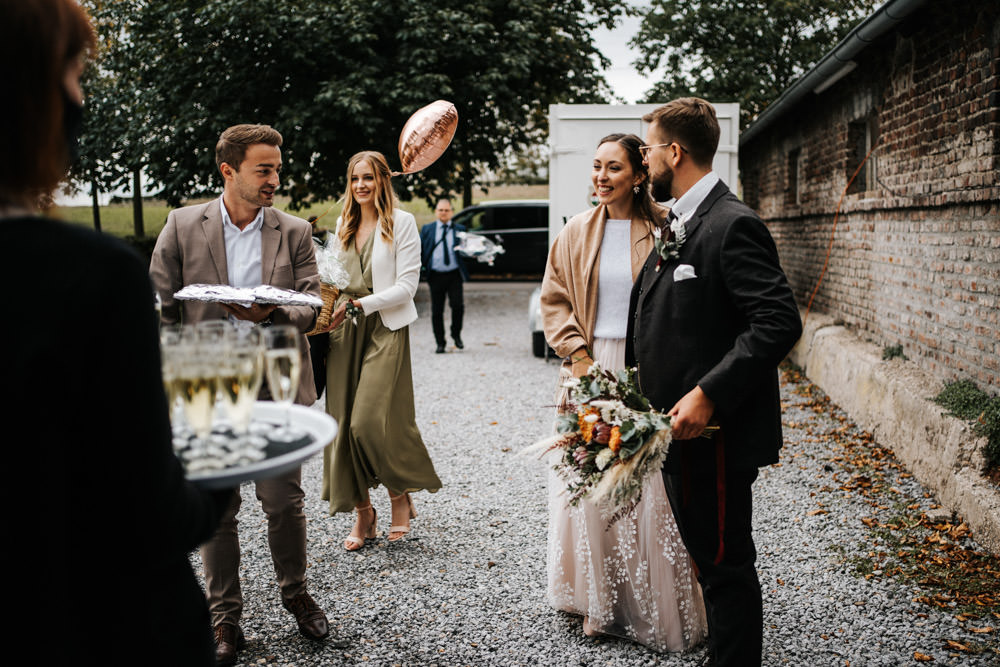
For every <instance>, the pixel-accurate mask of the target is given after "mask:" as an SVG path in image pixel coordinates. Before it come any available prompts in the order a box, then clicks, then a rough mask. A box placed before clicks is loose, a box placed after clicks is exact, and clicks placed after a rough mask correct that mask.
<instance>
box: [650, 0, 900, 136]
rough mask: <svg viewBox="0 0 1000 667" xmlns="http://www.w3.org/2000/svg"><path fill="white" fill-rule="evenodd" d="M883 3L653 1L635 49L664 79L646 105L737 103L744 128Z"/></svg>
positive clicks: (861, 0) (841, 0)
mask: <svg viewBox="0 0 1000 667" xmlns="http://www.w3.org/2000/svg"><path fill="white" fill-rule="evenodd" d="M879 4H881V2H880V1H879V0H713V1H712V2H708V1H706V0H652V2H651V3H650V6H649V8H648V9H646V10H644V11H643V12H642V15H643V20H642V26H641V28H640V31H639V33H638V34H637V35H636V37H635V38H634V39H633V45H634V46H635V47H636V48H637V49H639V52H640V54H641V57H640V59H639V60H638V61H637V63H636V64H637V65H638V66H639V68H640V69H641V70H644V71H648V72H652V71H654V70H657V69H659V68H663V69H664V71H665V73H664V76H663V79H662V80H661V81H660V82H659V83H657V84H656V85H655V86H654V87H653V89H652V90H650V91H649V92H648V93H647V95H646V98H647V100H649V101H651V102H661V101H667V100H670V99H673V98H675V97H683V96H688V95H696V96H698V97H703V98H705V99H708V100H710V101H712V102H739V104H740V120H741V123H740V124H741V127H745V126H746V125H747V123H748V122H749V121H750V120H751V119H753V118H755V117H756V116H757V114H759V113H760V112H761V111H763V110H764V108H765V107H766V106H767V105H768V104H769V103H771V102H772V101H774V100H776V99H777V98H778V96H779V95H781V92H782V91H783V90H784V89H785V88H787V87H788V86H789V85H790V84H792V83H793V82H794V81H795V80H796V79H797V78H799V77H800V76H802V75H803V74H805V72H806V71H808V69H809V68H810V67H811V66H812V65H814V64H816V63H817V62H818V61H819V59H820V58H822V57H823V56H824V55H825V54H826V53H827V52H828V51H830V50H831V49H832V48H833V47H834V46H836V45H837V43H838V42H839V41H840V40H841V39H843V38H844V37H845V36H846V35H847V33H848V32H850V31H851V29H852V28H853V27H854V26H855V25H856V24H857V23H858V22H859V21H860V20H861V19H863V18H864V17H865V16H867V15H868V14H869V13H871V12H872V11H873V10H874V9H875V7H877V6H878V5H879Z"/></svg>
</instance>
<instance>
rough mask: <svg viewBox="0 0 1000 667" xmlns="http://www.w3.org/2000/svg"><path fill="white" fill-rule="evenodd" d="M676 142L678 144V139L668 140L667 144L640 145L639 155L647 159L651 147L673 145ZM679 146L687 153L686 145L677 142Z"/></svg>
mask: <svg viewBox="0 0 1000 667" xmlns="http://www.w3.org/2000/svg"><path fill="white" fill-rule="evenodd" d="M674 144H677V142H676V141H668V142H667V143H665V144H650V145H648V146H639V156H640V157H641V158H642V159H643V160H645V159H646V156H647V155H649V151H650V149H652V148H658V147H659V146H672V145H674ZM677 147H678V148H680V149H681V150H682V151H684V152H685V153H687V152H688V149H686V148H684V147H683V146H681V145H680V144H677Z"/></svg>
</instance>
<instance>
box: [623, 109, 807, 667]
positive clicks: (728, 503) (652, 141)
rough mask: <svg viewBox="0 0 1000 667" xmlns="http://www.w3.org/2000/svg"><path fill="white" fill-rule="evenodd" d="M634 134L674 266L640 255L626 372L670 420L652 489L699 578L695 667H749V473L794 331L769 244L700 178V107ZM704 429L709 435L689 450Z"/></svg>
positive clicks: (709, 176)
mask: <svg viewBox="0 0 1000 667" xmlns="http://www.w3.org/2000/svg"><path fill="white" fill-rule="evenodd" d="M643 120H644V121H646V122H647V123H649V126H648V130H647V132H646V145H645V146H643V147H642V150H643V158H644V160H645V162H646V165H647V166H648V167H649V179H650V184H651V185H652V188H653V198H654V199H656V200H657V201H664V202H666V203H667V204H668V205H669V206H670V216H669V220H670V224H668V225H667V226H666V227H665V229H664V231H663V233H662V237H661V238H663V239H665V243H664V250H665V251H668V250H669V249H670V248H672V249H673V250H674V251H675V253H676V254H675V255H672V254H671V253H670V252H660V251H659V250H656V251H654V252H652V253H650V255H649V259H647V260H646V263H645V264H644V265H643V268H642V273H641V275H640V276H639V277H638V279H637V280H636V282H635V286H634V287H633V288H632V296H631V301H630V305H629V332H628V333H629V336H628V338H627V345H628V347H627V349H626V360H627V363H628V364H629V365H637V366H638V381H639V386H641V387H642V391H643V393H644V394H645V395H646V398H648V399H649V402H650V404H651V405H652V406H653V407H654V408H656V409H658V410H662V411H664V412H667V414H669V415H670V418H671V431H672V435H673V441H672V442H671V444H670V451H669V453H668V454H667V459H666V461H665V462H664V467H663V483H664V486H665V487H666V490H667V497H668V498H669V499H670V504H671V506H672V507H673V510H674V515H675V516H676V517H677V525H678V527H679V528H680V531H681V537H682V538H683V539H684V545H685V546H686V547H687V549H688V551H689V552H690V553H691V557H692V558H694V562H695V565H697V567H698V581H699V582H700V583H701V586H702V591H703V593H704V596H705V609H706V612H707V614H708V648H709V650H708V660H709V663H708V664H712V665H726V666H727V667H729V666H733V665H759V664H760V663H761V650H762V643H763V604H762V601H761V589H760V580H759V579H758V577H757V570H756V567H755V561H756V558H757V551H756V548H755V547H754V543H753V535H752V518H753V511H752V502H751V500H752V498H751V496H752V494H751V486H752V485H753V483H754V480H756V479H757V470H758V467H760V466H765V465H769V464H771V463H775V462H776V461H777V460H778V451H779V450H780V448H781V444H782V435H781V402H780V400H779V393H778V372H777V367H778V364H779V363H780V362H781V360H782V359H784V358H785V355H786V354H788V352H789V351H790V350H791V349H792V347H793V346H794V345H795V342H796V341H797V340H798V338H799V335H800V334H801V333H802V321H801V319H800V318H799V311H798V308H797V306H796V305H795V298H794V296H793V294H792V290H791V288H790V287H789V285H788V280H787V279H786V278H785V273H784V271H782V269H781V264H780V262H779V260H778V249H777V247H776V246H775V244H774V240H773V239H772V238H771V234H770V232H768V230H767V227H766V226H765V225H764V223H763V222H762V221H761V219H760V218H759V217H757V214H756V213H754V212H753V211H752V210H751V209H750V208H749V207H747V206H746V205H745V204H744V203H743V202H741V201H740V200H739V199H738V198H737V197H736V195H734V194H733V193H732V192H730V190H729V188H728V187H727V186H726V184H725V183H723V182H722V181H721V180H720V178H719V176H718V175H717V174H716V173H715V172H714V171H713V170H712V161H713V158H714V157H715V152H716V150H717V149H718V145H719V135H720V127H719V121H718V119H717V118H716V115H715V109H713V108H712V105H711V104H710V103H708V102H706V101H705V100H702V99H699V98H696V97H688V98H681V99H677V100H673V101H672V102H669V103H667V104H665V105H663V106H661V107H659V108H657V109H656V110H654V111H653V112H651V113H649V114H647V115H646V116H645V117H643ZM664 255H665V256H664ZM709 420H712V422H714V423H715V424H717V425H718V426H719V430H718V431H716V432H715V433H714V435H713V436H712V437H711V438H710V439H706V438H704V437H699V436H700V434H701V433H702V432H703V430H704V428H705V426H706V425H707V424H708V423H709Z"/></svg>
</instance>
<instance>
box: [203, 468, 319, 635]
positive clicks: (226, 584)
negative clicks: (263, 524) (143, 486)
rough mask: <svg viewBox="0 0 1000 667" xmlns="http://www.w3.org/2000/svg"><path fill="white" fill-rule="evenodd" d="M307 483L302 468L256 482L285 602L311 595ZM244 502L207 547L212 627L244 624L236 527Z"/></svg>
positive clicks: (237, 504)
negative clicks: (303, 481) (308, 591)
mask: <svg viewBox="0 0 1000 667" xmlns="http://www.w3.org/2000/svg"><path fill="white" fill-rule="evenodd" d="M301 479H302V469H301V468H295V469H294V470H292V471H290V472H287V473H285V474H284V475H282V476H280V477H275V478H273V479H262V480H258V481H257V482H256V483H255V484H256V491H257V499H258V500H259V501H260V504H261V509H263V510H264V514H265V515H267V541H268V544H269V546H270V547H271V561H272V562H273V563H274V572H275V574H276V575H277V579H278V586H279V587H280V589H281V597H282V599H283V600H290V599H292V598H293V597H295V596H296V595H298V594H299V593H303V592H305V590H306V581H305V579H306V515H305V512H303V509H302V508H303V505H304V499H305V493H304V492H303V491H302V486H301ZM241 500H242V499H241V498H240V494H239V493H237V494H235V495H234V497H233V502H232V503H231V504H230V506H229V507H228V508H227V509H226V513H225V514H224V515H223V517H222V520H221V522H220V523H219V528H218V530H216V531H215V535H213V536H212V539H211V540H209V541H208V542H206V543H205V544H203V545H202V547H201V559H202V563H203V564H204V567H205V593H206V597H207V598H208V608H209V612H210V613H211V617H212V627H215V626H217V625H219V624H220V623H230V624H232V625H239V622H240V616H241V615H242V613H243V592H242V590H241V589H240V539H239V533H238V532H237V527H236V524H237V521H236V514H237V512H239V509H240V503H241Z"/></svg>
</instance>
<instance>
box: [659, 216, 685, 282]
mask: <svg viewBox="0 0 1000 667" xmlns="http://www.w3.org/2000/svg"><path fill="white" fill-rule="evenodd" d="M653 237H654V240H653V247H654V248H656V252H657V254H659V258H658V259H657V260H656V270H657V271H659V270H660V265H661V264H663V262H664V261H666V260H670V259H680V256H681V252H680V251H681V246H682V245H684V241H685V239H686V238H687V230H686V229H685V228H684V223H683V222H681V221H680V220H678V219H677V218H674V219H673V220H672V221H671V222H670V232H669V233H668V234H667V238H666V240H664V238H663V228H662V227H657V228H655V229H654V230H653Z"/></svg>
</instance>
